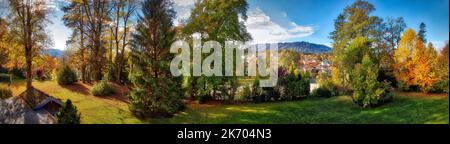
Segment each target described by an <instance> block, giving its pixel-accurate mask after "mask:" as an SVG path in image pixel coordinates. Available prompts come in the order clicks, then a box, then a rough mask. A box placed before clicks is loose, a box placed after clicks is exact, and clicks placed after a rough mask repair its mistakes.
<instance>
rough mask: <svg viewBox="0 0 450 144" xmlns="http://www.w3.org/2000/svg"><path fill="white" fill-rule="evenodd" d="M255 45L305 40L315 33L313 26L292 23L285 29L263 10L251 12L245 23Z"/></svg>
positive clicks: (257, 9)
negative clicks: (295, 39) (304, 38)
mask: <svg viewBox="0 0 450 144" xmlns="http://www.w3.org/2000/svg"><path fill="white" fill-rule="evenodd" d="M286 17H287V14H286ZM245 25H246V26H247V30H248V32H249V33H250V34H251V35H252V37H253V42H254V43H275V42H285V41H289V40H291V39H294V38H303V37H307V36H310V35H312V34H313V33H314V28H313V27H311V26H301V25H298V24H297V23H295V22H290V23H289V27H283V26H281V25H279V24H277V23H275V22H273V21H272V20H271V18H270V17H269V16H267V15H266V14H265V13H264V12H263V11H262V10H261V9H259V8H256V9H254V10H251V11H249V13H248V19H247V21H246V23H245Z"/></svg>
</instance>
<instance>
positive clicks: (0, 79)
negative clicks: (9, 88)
mask: <svg viewBox="0 0 450 144" xmlns="http://www.w3.org/2000/svg"><path fill="white" fill-rule="evenodd" d="M10 80H11V78H10V75H9V74H3V73H0V82H10Z"/></svg>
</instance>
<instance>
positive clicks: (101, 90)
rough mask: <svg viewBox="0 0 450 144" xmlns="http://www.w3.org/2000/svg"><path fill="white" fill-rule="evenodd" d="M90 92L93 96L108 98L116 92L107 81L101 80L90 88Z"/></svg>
mask: <svg viewBox="0 0 450 144" xmlns="http://www.w3.org/2000/svg"><path fill="white" fill-rule="evenodd" d="M91 92H92V94H93V95H94V96H108V95H111V94H114V93H116V90H115V89H114V87H113V86H112V85H111V84H110V83H109V82H108V81H106V80H102V81H101V82H99V83H97V84H95V85H94V86H93V87H92V90H91Z"/></svg>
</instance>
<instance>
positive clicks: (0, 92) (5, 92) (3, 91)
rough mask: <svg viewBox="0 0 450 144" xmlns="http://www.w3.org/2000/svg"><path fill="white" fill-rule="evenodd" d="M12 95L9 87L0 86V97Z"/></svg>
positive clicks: (5, 97) (4, 97)
mask: <svg viewBox="0 0 450 144" xmlns="http://www.w3.org/2000/svg"><path fill="white" fill-rule="evenodd" d="M10 97H12V91H11V89H9V88H7V87H0V99H7V98H10Z"/></svg>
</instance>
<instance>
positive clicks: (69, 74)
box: [58, 65, 78, 85]
mask: <svg viewBox="0 0 450 144" xmlns="http://www.w3.org/2000/svg"><path fill="white" fill-rule="evenodd" d="M77 81H78V77H77V74H76V73H75V71H74V70H73V69H72V68H71V67H70V66H69V65H65V66H63V67H62V69H61V70H60V71H59V72H58V84H60V85H71V84H73V83H75V82H77Z"/></svg>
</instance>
